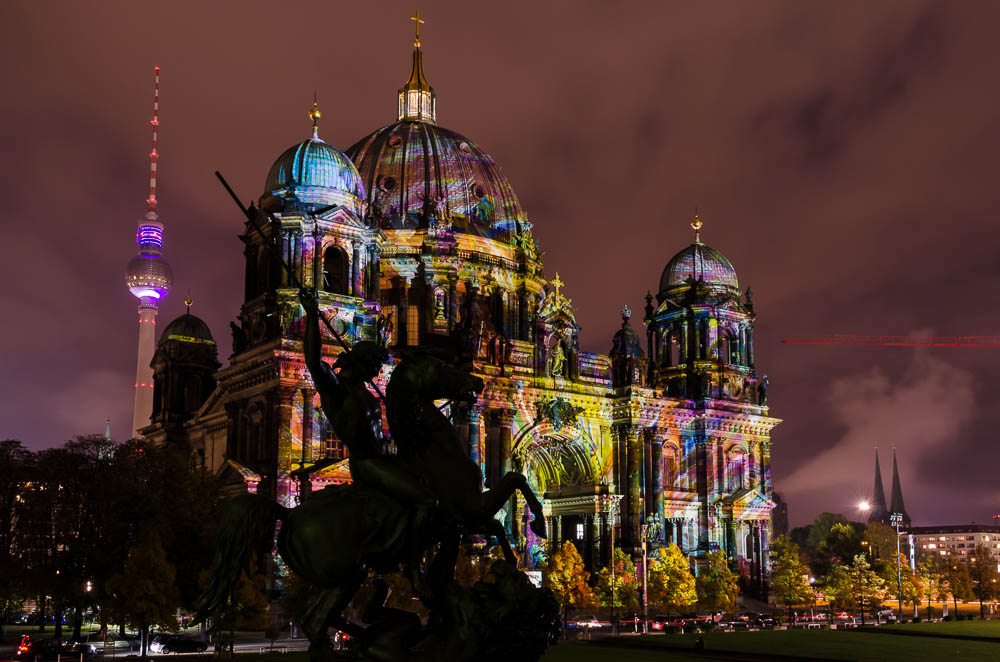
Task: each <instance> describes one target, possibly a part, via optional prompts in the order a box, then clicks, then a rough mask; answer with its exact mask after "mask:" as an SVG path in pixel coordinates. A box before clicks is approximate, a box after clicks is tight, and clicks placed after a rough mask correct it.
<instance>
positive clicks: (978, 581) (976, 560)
mask: <svg viewBox="0 0 1000 662" xmlns="http://www.w3.org/2000/svg"><path fill="white" fill-rule="evenodd" d="M972 554H973V556H972V557H971V558H970V559H969V578H970V579H971V580H972V595H974V596H975V597H976V599H977V600H979V618H985V617H986V614H985V612H984V610H983V602H984V601H987V600H993V599H994V598H996V597H997V581H998V577H997V562H996V560H995V559H994V558H993V555H992V554H991V553H990V548H989V547H987V546H986V545H982V544H979V545H976V549H975V550H974V551H973V552H972Z"/></svg>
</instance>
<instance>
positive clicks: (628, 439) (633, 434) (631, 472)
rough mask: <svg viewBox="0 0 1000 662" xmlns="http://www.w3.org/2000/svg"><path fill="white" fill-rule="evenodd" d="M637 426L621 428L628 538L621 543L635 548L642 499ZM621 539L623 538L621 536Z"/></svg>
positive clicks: (640, 522)
mask: <svg viewBox="0 0 1000 662" xmlns="http://www.w3.org/2000/svg"><path fill="white" fill-rule="evenodd" d="M639 432H640V431H639V427H638V426H637V425H628V426H624V427H623V433H624V434H625V439H624V441H625V443H626V444H627V448H626V452H627V458H626V462H627V467H628V468H627V471H628V474H627V480H628V483H627V484H628V505H627V511H626V512H627V519H626V522H627V526H626V527H625V528H626V530H627V531H628V537H627V539H626V540H624V541H623V542H625V543H627V544H628V545H630V546H632V547H633V548H635V547H637V546H638V544H639V540H640V530H639V527H640V526H642V514H643V507H642V506H643V499H642V463H641V461H640V460H641V454H642V446H641V444H642V440H641V438H640V434H639ZM623 537H625V536H624V535H623Z"/></svg>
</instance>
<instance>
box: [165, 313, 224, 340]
mask: <svg viewBox="0 0 1000 662" xmlns="http://www.w3.org/2000/svg"><path fill="white" fill-rule="evenodd" d="M168 340H179V341H181V342H193V343H201V344H206V345H214V344H215V339H214V338H213V337H212V331H211V330H210V329H209V328H208V325H207V324H205V321H204V320H202V319H201V318H200V317H195V316H194V315H192V314H191V313H186V314H184V315H181V316H180V317H178V318H177V319H175V320H174V321H173V322H171V323H170V324H168V325H167V327H166V328H165V329H163V334H162V335H160V342H159V343H158V344H160V345H162V344H163V343H165V342H166V341H168Z"/></svg>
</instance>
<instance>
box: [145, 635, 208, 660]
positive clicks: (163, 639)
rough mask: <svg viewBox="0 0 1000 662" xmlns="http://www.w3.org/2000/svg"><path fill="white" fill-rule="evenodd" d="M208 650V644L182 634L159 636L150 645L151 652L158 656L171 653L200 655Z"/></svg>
mask: <svg viewBox="0 0 1000 662" xmlns="http://www.w3.org/2000/svg"><path fill="white" fill-rule="evenodd" d="M207 649H208V644H206V643H205V642H204V641H198V640H197V639H192V638H190V637H185V636H183V635H180V634H158V635H156V636H155V637H153V641H151V642H150V644H149V650H150V651H151V652H153V653H156V654H157V655H167V654H169V653H200V652H202V651H204V650H207Z"/></svg>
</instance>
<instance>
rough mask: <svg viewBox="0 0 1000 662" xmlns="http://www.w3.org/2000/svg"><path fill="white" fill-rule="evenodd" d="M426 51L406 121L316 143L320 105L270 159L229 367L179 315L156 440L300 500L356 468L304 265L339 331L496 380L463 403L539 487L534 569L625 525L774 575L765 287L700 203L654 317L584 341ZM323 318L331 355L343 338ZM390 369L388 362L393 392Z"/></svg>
mask: <svg viewBox="0 0 1000 662" xmlns="http://www.w3.org/2000/svg"><path fill="white" fill-rule="evenodd" d="M422 58H423V53H422V49H421V46H420V43H419V39H418V41H417V42H416V43H415V45H414V51H413V61H412V70H411V75H410V78H409V80H407V81H406V83H405V84H404V85H403V86H402V87H401V88H400V90H399V93H398V104H397V110H398V113H397V121H396V122H394V123H392V124H389V125H388V126H384V127H382V128H380V129H377V130H376V131H374V132H373V133H370V134H369V135H367V136H365V137H363V138H362V139H361V140H359V141H358V142H357V143H355V144H354V145H353V146H351V147H350V148H348V149H347V150H346V151H340V150H338V149H337V148H335V147H333V146H332V145H330V144H328V143H326V142H324V141H323V140H322V138H321V137H320V135H319V133H320V129H319V120H320V112H319V109H318V108H317V107H316V106H315V105H314V108H313V110H312V112H311V113H310V117H311V118H312V120H313V130H312V135H311V137H308V138H307V139H306V140H303V141H302V142H301V143H298V144H296V145H293V146H292V147H290V148H289V149H288V150H287V151H285V152H284V153H283V154H281V155H280V156H279V157H278V159H277V161H275V163H274V164H273V165H272V166H271V169H270V171H269V172H268V174H267V178H266V184H265V186H264V190H263V194H262V195H261V196H260V198H259V200H258V202H257V204H256V205H251V207H250V209H249V210H248V213H247V221H246V224H245V226H244V230H243V234H242V241H243V253H244V256H245V264H246V267H245V285H244V301H243V304H242V307H241V308H240V312H239V317H238V320H237V321H235V322H233V323H232V324H231V331H232V334H233V355H232V356H231V357H230V361H229V365H227V366H225V367H223V368H222V369H221V370H217V371H216V368H217V366H218V364H217V363H216V358H215V350H214V340H213V338H212V334H211V332H210V331H209V330H208V328H207V326H205V325H204V324H203V323H202V324H200V325H199V324H197V323H196V320H197V318H194V319H187V318H193V316H191V315H190V314H188V315H186V316H184V317H182V318H181V320H178V322H177V323H176V327H177V328H176V329H175V331H177V332H176V333H173V334H172V335H171V336H170V337H167V336H168V334H167V333H164V336H163V337H162V338H161V340H160V344H159V346H158V348H157V353H156V356H155V357H154V371H155V374H154V383H155V388H154V391H155V394H154V399H155V401H154V405H153V411H154V416H153V421H152V423H151V425H150V426H148V427H146V428H144V429H143V434H145V435H146V436H147V437H149V438H152V439H154V440H158V441H161V442H164V443H183V444H187V445H188V446H189V447H190V449H191V452H192V457H193V458H194V461H196V462H199V463H202V464H204V465H205V466H208V467H211V468H213V469H217V470H219V471H226V472H231V473H232V474H233V475H238V477H239V478H240V479H241V480H243V481H244V482H246V483H247V485H248V486H249V487H250V489H252V490H254V491H256V492H257V493H259V494H266V495H268V496H270V497H273V498H274V499H276V500H278V501H280V502H281V503H283V504H285V505H294V504H296V503H297V502H299V501H300V500H302V499H304V498H308V493H309V492H310V491H312V490H316V489H320V488H322V487H324V486H326V485H330V484H335V483H339V482H344V481H348V480H350V477H349V473H348V471H347V466H346V461H340V462H333V463H331V462H329V460H343V459H344V449H343V447H342V446H341V445H340V444H339V443H338V441H337V439H336V438H335V436H334V435H333V433H332V431H331V430H330V428H329V426H328V425H327V423H326V421H325V419H324V416H323V413H322V410H321V408H320V406H319V398H318V396H317V394H316V392H315V389H314V387H313V384H312V381H311V379H310V376H309V372H308V370H307V368H306V366H305V363H304V359H303V355H302V339H303V329H304V317H303V310H302V308H301V307H300V305H299V301H298V289H297V285H296V281H301V282H303V283H304V284H305V286H306V287H315V288H316V289H317V290H318V292H319V295H318V296H319V302H320V310H321V312H322V313H323V314H324V315H325V316H326V317H327V319H328V320H329V321H330V323H331V325H332V326H333V327H334V328H335V329H336V330H337V332H338V333H339V334H340V335H341V336H343V338H344V339H345V341H346V342H347V343H350V342H353V341H356V340H360V339H368V340H375V341H378V342H382V343H384V344H385V345H386V346H387V347H388V349H389V350H390V354H392V353H393V352H396V351H397V350H399V349H400V348H402V347H407V346H415V345H419V346H422V347H426V348H428V349H429V350H431V351H435V352H438V353H439V354H441V355H442V356H447V357H450V358H452V359H453V360H456V361H458V362H459V363H464V364H465V365H467V366H469V367H470V368H471V369H472V370H473V371H474V372H475V373H476V374H477V375H479V376H481V377H482V378H483V379H484V381H485V383H486V388H485V390H484V392H483V393H482V395H481V397H480V399H479V401H478V402H477V403H476V404H475V405H474V406H471V407H465V406H462V407H461V408H459V407H454V408H452V409H451V410H450V415H451V417H452V419H453V421H454V424H455V426H456V427H457V429H458V430H459V434H460V436H461V438H462V440H463V442H464V443H465V445H466V447H467V452H468V453H469V455H470V456H471V457H472V458H474V459H475V460H476V461H477V462H478V463H479V465H480V467H481V468H482V472H483V478H484V483H485V485H486V487H490V486H491V485H492V484H494V483H495V482H496V481H497V480H498V478H499V477H500V476H501V475H503V473H504V472H506V471H509V470H518V471H522V472H523V473H525V474H526V475H527V477H528V479H529V482H530V484H531V486H532V488H533V489H534V490H535V492H536V494H538V495H539V497H540V498H541V500H542V503H543V507H544V510H545V513H546V514H547V515H548V518H547V520H548V540H541V539H539V538H537V537H536V536H535V535H534V534H533V533H532V532H531V531H530V530H529V528H528V527H527V526H526V522H527V518H528V513H527V511H526V508H524V504H523V503H521V502H517V501H512V502H511V503H510V504H508V507H507V508H506V509H505V511H504V512H503V518H504V521H505V525H506V528H507V530H508V532H509V535H510V537H511V539H512V540H513V541H514V542H515V544H516V545H517V546H519V548H520V550H521V552H522V554H521V558H522V562H523V563H524V564H525V565H526V566H529V567H530V566H532V565H533V564H535V563H537V562H538V560H539V558H540V557H541V556H542V555H543V554H544V553H545V551H546V550H551V549H553V547H554V546H556V545H560V544H561V543H562V541H565V540H571V541H573V542H574V543H575V544H576V545H577V547H578V548H579V549H580V551H581V553H582V555H583V558H584V560H585V562H586V564H587V566H588V568H589V569H591V570H595V571H596V569H597V568H599V567H603V566H605V565H607V564H608V563H609V559H610V548H611V544H612V540H613V541H614V544H615V546H620V547H623V548H625V549H627V550H629V551H631V552H633V553H638V551H639V549H640V547H641V541H642V538H643V536H644V535H645V536H646V538H647V540H648V542H649V544H650V545H651V546H652V547H656V546H657V545H662V544H665V543H667V542H674V543H676V544H678V545H680V547H681V548H682V549H683V550H684V551H685V552H687V553H688V554H689V555H691V556H692V557H695V559H701V558H703V557H704V555H705V554H706V553H708V552H710V551H714V550H722V551H724V552H725V553H726V554H727V556H728V558H729V559H730V562H731V564H732V565H733V567H738V568H739V569H740V571H741V573H742V575H743V576H744V578H745V579H744V581H746V582H748V584H749V587H751V588H753V587H756V588H759V587H760V581H761V578H762V577H763V576H764V571H765V570H766V564H767V549H768V540H769V537H770V519H769V514H770V510H771V508H772V507H773V505H774V504H773V501H772V499H771V477H770V455H771V441H770V432H771V429H772V428H773V427H774V426H775V425H776V424H777V423H779V422H780V421H779V419H776V418H773V417H771V416H770V415H769V410H768V405H767V399H766V393H767V378H766V376H758V371H757V369H756V367H755V357H754V346H753V334H754V323H755V312H754V306H753V301H752V299H751V295H750V291H749V289H747V290H746V292H745V293H744V292H742V291H741V290H740V286H739V283H738V281H737V276H736V272H735V270H734V269H733V266H732V265H731V264H730V262H729V260H727V259H726V257H725V256H724V255H723V254H722V253H720V252H719V251H716V250H714V249H712V248H710V247H709V246H707V245H705V244H704V243H702V242H701V239H700V236H699V232H700V221H698V220H697V219H696V220H695V223H693V224H692V225H693V226H694V227H695V240H694V243H692V244H691V245H690V246H688V247H686V248H684V249H683V250H681V251H680V252H679V253H677V254H676V255H675V256H674V257H672V258H671V259H670V260H669V261H668V262H667V265H666V268H665V269H664V271H663V276H662V278H661V281H660V283H659V287H658V289H657V290H656V293H655V294H652V293H648V294H647V295H646V306H645V310H644V311H643V315H642V321H641V323H638V324H637V327H638V328H640V331H636V330H635V329H634V328H633V320H632V314H631V311H629V310H628V309H627V308H626V309H625V310H623V311H622V322H621V329H620V330H619V331H618V333H616V334H615V336H614V338H613V339H611V343H610V344H611V350H610V352H609V353H608V354H594V353H589V352H585V351H582V350H581V349H580V338H579V333H580V327H579V325H578V324H577V323H576V319H575V314H574V307H573V305H572V303H571V300H570V299H569V298H568V297H567V293H566V291H565V287H566V286H565V285H564V284H563V283H562V282H561V281H560V279H559V277H558V275H556V276H555V277H554V278H552V279H549V278H547V277H546V275H545V269H544V267H543V265H542V261H541V258H540V255H541V253H540V250H539V247H538V245H537V243H536V242H535V240H534V238H533V237H532V224H531V223H530V222H529V221H528V217H527V214H526V213H525V211H524V209H522V207H521V205H520V203H519V201H518V198H517V196H516V195H515V193H514V191H513V189H512V187H511V185H510V184H509V182H508V181H507V179H506V178H505V177H504V175H503V173H502V172H501V170H500V167H499V166H498V165H497V164H496V163H495V162H494V160H493V158H492V157H491V156H490V155H489V154H488V153H486V152H485V151H483V149H481V148H480V147H479V146H478V145H477V144H476V143H474V142H472V141H471V140H469V139H467V138H465V137H464V136H462V135H460V134H458V133H456V132H454V131H451V130H449V129H446V128H444V127H442V126H440V125H439V124H438V123H437V117H436V116H437V107H436V104H437V100H436V95H435V93H434V90H433V88H432V87H431V86H430V85H429V84H428V83H427V80H426V78H425V76H424V71H423V61H422ZM267 242H272V244H273V245H274V246H277V247H278V250H279V251H280V256H281V259H280V260H279V259H278V256H277V255H276V254H275V251H274V250H272V249H269V248H268V246H267ZM282 262H283V263H284V264H282ZM198 321H200V320H198ZM174 326H175V324H172V325H170V326H169V327H168V330H170V329H171V328H173V327H174ZM323 332H324V334H325V337H324V352H325V353H326V354H327V358H328V359H329V360H331V361H332V359H333V357H335V355H336V354H338V353H339V352H341V351H343V350H342V346H341V345H340V344H339V343H338V342H337V341H336V339H335V338H334V337H333V334H331V333H329V332H328V330H327V329H324V330H323ZM185 343H187V345H185ZM397 353H398V352H397ZM180 356H183V357H186V359H187V361H186V362H184V361H181V360H180V359H179V358H176V357H180ZM172 357H175V358H172ZM391 371H392V359H390V361H389V363H387V364H386V366H385V367H384V369H383V371H382V374H381V375H380V377H379V379H378V380H377V381H379V382H380V386H381V387H382V388H383V391H384V386H385V382H386V380H387V379H388V377H389V375H390V374H391ZM192 389H193V390H192ZM321 460H327V462H323V465H325V467H324V468H322V469H319V470H312V468H313V467H314V466H317V465H316V463H317V462H319V461H321Z"/></svg>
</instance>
